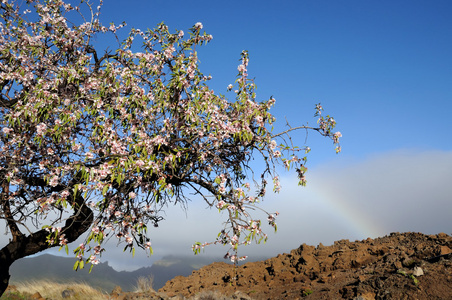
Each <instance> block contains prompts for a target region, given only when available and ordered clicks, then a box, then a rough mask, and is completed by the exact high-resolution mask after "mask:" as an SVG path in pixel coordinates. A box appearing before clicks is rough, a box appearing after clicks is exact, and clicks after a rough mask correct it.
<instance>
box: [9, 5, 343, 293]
mask: <svg viewBox="0 0 452 300" xmlns="http://www.w3.org/2000/svg"><path fill="white" fill-rule="evenodd" d="M18 4H20V5H21V7H20V8H19V5H18ZM101 4H102V3H101ZM0 9H1V22H0V91H1V93H0V147H1V148H0V149H1V151H0V188H1V194H0V197H1V198H0V201H1V202H0V218H1V219H3V220H4V224H6V234H7V235H9V236H10V241H9V243H8V244H7V245H6V246H4V247H3V248H2V249H0V266H1V268H0V295H1V294H2V293H3V292H4V290H5V289H6V287H7V285H8V280H9V266H10V265H11V264H12V263H13V262H14V261H15V260H17V259H20V258H23V257H26V256H28V255H32V254H35V253H38V252H40V251H43V250H45V249H49V248H51V247H62V248H65V249H66V251H68V248H67V244H68V243H70V242H73V241H75V240H76V239H77V238H79V237H80V236H82V234H83V233H85V232H88V234H87V235H86V239H85V241H84V243H83V244H81V245H80V246H79V247H77V248H76V249H75V251H74V252H75V255H76V256H77V260H76V264H75V266H74V267H75V269H77V268H82V267H83V266H84V264H86V263H89V264H91V267H92V265H93V264H96V263H98V262H99V260H98V258H99V256H100V254H101V253H102V251H104V249H103V243H104V242H105V241H106V239H109V238H117V239H119V241H122V242H124V244H125V248H126V249H129V250H131V252H134V251H135V248H136V247H140V248H144V249H148V251H150V252H151V253H152V248H151V244H150V237H149V235H148V233H147V231H148V230H147V229H148V227H149V226H151V227H152V226H155V227H157V226H158V224H159V222H161V221H162V220H163V217H162V216H161V214H160V212H161V209H162V208H163V207H164V206H165V205H167V204H169V203H181V204H185V203H186V201H187V196H186V195H187V193H188V194H192V193H193V192H194V193H196V194H198V195H199V196H200V197H201V198H202V199H204V201H205V202H206V203H207V204H208V205H210V206H212V207H216V208H218V209H219V210H220V211H225V212H226V213H227V216H228V221H227V224H226V225H225V227H224V228H223V229H222V230H221V232H220V234H219V237H218V239H217V240H216V241H215V242H214V243H221V244H230V246H231V248H232V252H231V254H229V253H228V254H227V256H228V257H229V258H230V259H231V260H232V261H237V260H238V259H239V258H238V257H237V253H236V250H237V247H238V245H240V244H248V243H250V242H251V241H253V240H254V241H257V242H259V241H260V240H261V239H266V235H265V233H263V232H262V229H261V225H262V222H261V221H260V220H259V219H256V218H253V217H252V215H251V214H250V210H252V209H253V208H255V207H256V205H257V203H258V202H259V200H260V199H262V197H264V195H265V191H266V185H267V180H268V179H270V180H272V181H273V187H274V190H275V191H278V190H279V188H280V186H279V180H278V175H277V173H276V165H277V164H282V165H283V166H284V167H285V168H287V169H288V170H289V169H293V170H295V171H296V172H297V174H298V176H299V179H300V184H303V185H304V184H305V176H304V174H305V172H306V167H305V162H306V157H299V156H300V155H301V156H304V153H306V152H308V151H309V148H308V147H306V146H304V147H301V148H297V147H295V146H294V145H293V144H292V140H291V138H290V135H289V134H290V133H293V132H294V131H295V130H300V129H303V130H313V131H316V132H318V133H319V134H321V135H323V136H326V137H329V138H331V139H332V140H333V142H334V144H335V145H336V151H340V147H339V144H338V142H339V141H338V139H339V137H340V133H338V132H337V133H333V131H332V129H333V128H334V126H335V121H334V119H333V118H331V117H329V116H325V117H324V116H323V115H322V107H321V106H320V104H318V105H317V106H316V110H315V111H316V116H317V117H318V127H315V128H313V127H308V126H298V127H289V129H288V130H286V131H285V132H281V133H278V134H275V133H273V132H272V130H271V127H272V124H273V122H275V118H274V117H273V116H272V115H271V114H270V113H269V110H270V108H271V106H273V105H274V104H275V99H273V98H270V99H269V100H267V101H263V102H258V101H257V100H256V99H255V98H256V96H255V92H254V90H255V84H254V81H253V80H251V79H249V77H248V73H247V68H248V63H249V57H248V53H247V52H246V51H244V52H242V54H241V62H240V65H239V66H238V75H237V79H236V81H235V84H234V85H232V84H230V85H229V86H228V87H227V89H226V90H227V94H229V95H232V97H231V98H233V100H227V98H226V97H225V96H223V95H218V94H216V93H215V92H214V91H213V90H212V89H211V88H209V86H208V81H209V80H210V79H211V78H210V76H204V75H203V74H202V73H201V71H200V70H199V68H198V57H197V52H196V48H197V47H200V46H201V45H203V44H205V43H207V42H209V41H210V40H211V39H212V36H211V35H208V34H206V33H205V32H203V31H202V27H203V26H202V24H201V23H196V24H195V25H194V26H193V27H192V28H191V29H190V30H189V32H188V34H184V32H183V31H176V32H174V33H171V32H170V31H169V29H168V27H167V26H166V25H165V24H163V23H162V24H159V25H158V27H157V28H156V29H154V30H147V31H141V30H138V29H132V30H131V31H130V34H128V36H127V37H126V38H125V40H124V41H122V42H118V44H117V45H116V47H115V49H114V48H112V45H110V47H109V48H107V50H101V49H98V47H99V45H96V44H95V42H96V37H98V36H100V35H110V36H111V37H117V36H116V31H117V30H119V29H120V28H121V27H123V26H124V24H121V25H114V24H111V25H109V26H108V27H105V26H103V25H102V24H101V22H100V21H99V11H100V6H99V7H97V8H94V7H93V6H92V5H91V4H89V3H86V2H84V1H81V3H79V4H78V5H77V6H73V5H71V4H68V3H64V2H63V1H60V0H48V1H39V0H36V1H31V0H29V1H27V3H26V4H25V3H22V1H20V3H15V2H14V1H10V0H2V1H1V4H0ZM135 39H136V40H139V41H140V43H141V47H140V48H139V47H137V46H134V45H135V44H136V43H135V42H134V41H135ZM118 41H119V39H118ZM135 48H138V49H140V50H141V52H138V51H134V50H133V49H135ZM300 153H301V154H300ZM251 159H254V160H260V161H261V162H262V163H263V165H264V166H265V167H264V172H263V173H262V174H258V176H256V177H255V176H249V175H250V174H253V172H252V170H251V169H250V160H251ZM250 177H251V178H250ZM253 191H256V192H253ZM263 213H264V215H266V217H267V221H268V223H269V224H270V225H271V226H273V227H275V229H276V223H275V217H276V214H270V213H267V212H263ZM203 246H205V244H200V243H196V244H195V245H194V246H193V249H194V251H195V252H198V251H199V250H200V249H201V248H202V247H203Z"/></svg>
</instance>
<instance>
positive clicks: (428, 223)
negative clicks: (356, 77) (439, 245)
mask: <svg viewBox="0 0 452 300" xmlns="http://www.w3.org/2000/svg"><path fill="white" fill-rule="evenodd" d="M451 179H452V151H433V150H432V151H415V150H399V151H395V152H389V153H382V154H377V155H374V156H370V157H368V158H366V159H364V160H360V161H353V160H350V159H347V158H346V157H344V158H341V157H340V156H338V159H335V160H333V161H331V162H328V163H326V164H324V165H321V166H317V167H315V168H312V169H311V170H309V172H308V186H307V187H306V188H303V187H298V186H297V182H296V178H294V177H290V176H283V177H282V181H281V182H282V184H283V189H282V191H281V193H279V194H268V196H267V197H266V199H265V200H264V202H263V203H262V207H263V208H264V209H266V210H267V211H269V212H274V211H279V213H280V217H279V219H278V232H277V233H276V234H274V233H272V230H271V228H270V227H266V229H267V233H268V235H269V240H268V242H267V243H266V245H256V246H254V245H253V246H247V247H243V248H242V249H241V250H240V251H241V252H240V253H239V254H240V255H249V256H251V257H253V256H254V257H262V256H266V257H270V256H274V255H276V254H278V253H283V252H289V251H290V250H291V249H294V248H297V247H298V246H299V245H301V244H302V243H307V244H312V245H317V244H318V243H323V244H325V245H328V244H331V243H333V241H335V240H339V239H350V240H361V239H365V238H367V237H371V238H375V237H378V236H384V235H387V234H389V233H391V232H396V231H398V232H405V231H416V232H422V233H426V234H434V233H439V232H446V233H448V234H450V233H451V231H452V226H451V222H450V213H451V212H452V201H451V199H452V198H451V195H452V183H451ZM206 206H207V205H205V204H203V203H202V201H197V200H196V201H195V200H194V201H193V202H192V203H190V204H189V208H188V211H186V212H184V211H182V210H181V209H180V208H179V207H170V208H168V209H167V216H166V220H165V221H164V222H162V223H161V226H160V227H159V228H155V229H151V231H150V235H151V238H152V244H153V248H154V253H155V255H154V256H152V257H151V258H149V257H148V256H146V255H145V254H144V253H141V251H137V252H136V253H137V254H136V255H135V257H134V258H132V257H131V255H129V254H128V253H123V252H122V248H123V246H119V247H116V244H114V243H110V244H109V246H108V250H107V252H106V253H105V254H104V255H103V257H102V261H106V260H108V261H109V263H110V265H112V266H113V267H114V268H116V269H118V270H132V269H136V268H139V267H142V266H150V265H151V264H152V262H153V261H155V260H156V259H158V258H161V257H162V256H165V255H193V254H192V252H191V249H190V247H191V245H192V244H193V242H195V241H200V242H205V241H213V240H214V239H215V237H216V235H217V233H218V232H219V230H220V229H221V223H222V220H223V219H224V216H222V215H221V214H219V213H218V212H217V211H216V210H214V209H212V210H209V209H206ZM256 213H257V214H258V212H256ZM257 216H258V217H262V218H263V219H265V216H264V215H259V214H258V215H257ZM7 239H8V237H7V236H0V246H2V245H5V244H6V242H7ZM76 246H77V245H74V246H73V248H75V247H76ZM227 250H228V249H227V247H222V246H210V247H207V248H206V249H205V254H201V255H212V256H216V257H217V258H219V259H221V257H222V255H223V254H224V253H225V252H226V251H227ZM48 252H51V253H52V254H55V253H56V250H51V251H48Z"/></svg>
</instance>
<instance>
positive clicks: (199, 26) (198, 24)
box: [195, 22, 203, 30]
mask: <svg viewBox="0 0 452 300" xmlns="http://www.w3.org/2000/svg"><path fill="white" fill-rule="evenodd" d="M202 27H203V26H202V23H201V22H197V23H196V24H195V28H196V29H198V30H199V29H202Z"/></svg>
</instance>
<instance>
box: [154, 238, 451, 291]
mask: <svg viewBox="0 0 452 300" xmlns="http://www.w3.org/2000/svg"><path fill="white" fill-rule="evenodd" d="M451 249H452V237H451V236H449V235H447V234H445V233H440V234H437V235H424V234H421V233H392V234H391V235H389V236H385V237H382V238H377V239H370V238H369V239H367V240H363V241H356V242H350V241H348V240H340V241H337V242H335V243H334V245H332V246H323V245H322V244H320V245H318V246H317V247H314V246H309V245H306V244H303V245H301V246H300V247H299V248H298V249H295V250H292V251H291V252H290V253H288V254H286V253H285V254H280V255H278V256H277V257H274V258H271V259H268V260H266V261H260V262H250V263H247V264H245V265H243V266H241V267H239V268H237V270H234V269H233V268H232V267H231V266H230V265H228V264H226V263H214V264H211V265H208V266H205V267H203V268H201V269H199V270H197V271H194V272H193V273H192V275H190V276H188V277H181V276H179V277H176V278H174V279H173V280H171V281H168V282H167V283H166V285H165V286H164V287H163V288H162V289H160V290H159V291H160V292H164V293H166V294H167V295H168V296H173V295H179V294H182V295H183V296H185V297H189V296H193V295H195V294H196V293H199V292H200V291H206V290H214V291H216V292H220V293H221V294H227V295H232V294H233V293H234V292H235V291H240V292H241V295H246V296H247V297H249V298H251V299H301V298H304V297H306V299H360V300H362V299H452V250H451ZM235 274H236V275H235ZM235 276H237V277H238V279H237V281H235V280H234V279H233V278H234V277H235ZM241 297H242V298H245V297H243V296H241Z"/></svg>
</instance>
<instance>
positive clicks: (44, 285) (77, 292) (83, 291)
mask: <svg viewBox="0 0 452 300" xmlns="http://www.w3.org/2000/svg"><path fill="white" fill-rule="evenodd" d="M15 286H16V288H17V290H18V291H19V292H20V293H24V294H25V293H27V294H34V293H36V292H38V293H39V294H41V296H42V297H43V298H45V299H52V300H60V299H67V298H63V291H65V293H66V295H69V294H70V295H71V296H72V297H71V298H69V299H74V300H75V299H77V300H78V299H80V300H82V299H92V300H105V299H108V297H107V295H105V294H103V293H102V292H100V291H98V290H96V289H94V288H92V287H91V286H89V285H88V284H86V283H55V282H52V281H50V280H35V281H27V282H21V283H17V284H15Z"/></svg>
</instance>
